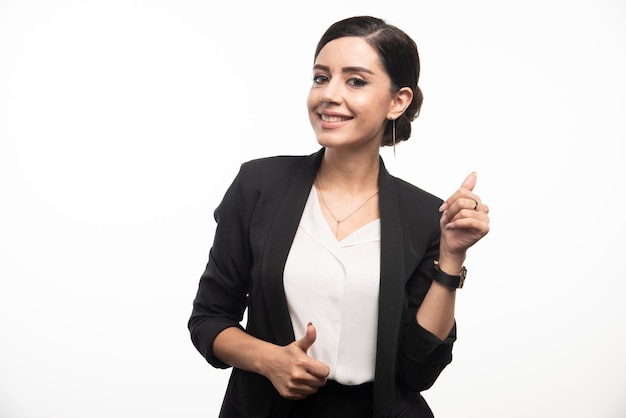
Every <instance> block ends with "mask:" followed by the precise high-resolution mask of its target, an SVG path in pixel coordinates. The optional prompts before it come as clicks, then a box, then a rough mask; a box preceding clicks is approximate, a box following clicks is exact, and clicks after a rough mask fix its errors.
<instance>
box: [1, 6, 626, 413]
mask: <svg viewBox="0 0 626 418" xmlns="http://www.w3.org/2000/svg"><path fill="white" fill-rule="evenodd" d="M337 3H339V2H337V1H336V0H320V1H318V2H313V3H300V2H287V1H284V2H278V1H274V0H270V1H265V2H254V1H247V2H245V1H244V2H226V3H222V2H217V3H213V2H207V1H200V0H197V1H184V0H183V1H173V0H154V1H149V0H135V1H123V0H107V1H79V0H75V1H71V0H57V1H43V0H22V1H18V0H0V417H1V418H39V417H62V418H85V417H90V418H99V417H107V418H108V417H116V418H126V417H133V418H134V417H189V418H193V417H215V416H216V414H217V411H218V409H219V405H220V401H221V397H222V394H223V390H224V388H225V382H226V378H227V376H228V371H219V370H214V369H212V368H211V367H210V366H209V365H208V364H207V363H206V362H205V361H204V359H202V357H201V356H200V354H199V353H197V352H196V351H195V348H194V347H193V346H192V344H191V341H190V339H189V336H188V332H187V329H186V322H187V319H188V317H189V314H190V312H191V302H192V300H193V297H194V295H195V291H196V286H197V283H198V279H199V277H200V274H201V273H202V270H203V268H204V264H205V263H206V258H207V254H208V250H209V247H210V245H211V241H212V235H213V230H214V222H213V219H212V212H213V210H214V208H215V206H216V205H217V204H218V202H219V200H220V199H221V197H222V195H223V193H224V191H225V189H226V187H227V186H228V184H229V183H230V181H231V180H232V178H233V176H234V175H235V173H236V171H237V170H238V168H239V164H240V163H241V162H243V161H245V160H247V159H250V158H255V157H261V156H266V155H274V154H301V153H310V152H313V151H315V150H316V149H317V143H316V142H315V138H314V136H313V134H312V131H311V129H310V126H309V124H308V119H307V116H306V109H305V97H306V94H307V91H308V88H309V85H310V70H311V66H312V59H313V50H314V48H315V44H316V42H317V40H318V38H319V36H320V35H321V34H322V32H323V31H324V30H325V29H326V27H327V26H328V25H330V24H331V23H333V22H334V21H336V20H338V19H341V18H344V17H347V16H350V15H357V14H372V15H376V16H379V17H382V18H385V19H387V20H388V21H389V22H391V23H394V24H396V25H398V26H399V27H401V28H403V29H405V30H406V31H407V32H408V33H409V34H410V35H411V36H413V37H414V39H415V40H416V42H417V43H418V46H419V48H420V54H421V60H422V66H423V70H422V84H421V85H422V89H423V91H424V95H425V102H424V106H423V111H422V114H421V116H420V117H419V118H418V120H417V121H416V122H415V123H414V135H413V137H412V138H411V140H410V141H409V142H407V143H403V144H401V145H400V146H399V147H398V149H397V156H396V157H395V158H394V157H393V154H392V153H390V152H389V151H388V150H385V151H384V152H383V155H384V158H385V161H386V164H387V166H388V168H389V169H390V171H392V172H393V173H394V174H396V175H398V176H400V177H403V178H405V179H406V180H408V181H410V182H412V183H415V184H417V185H419V186H421V187H423V188H425V189H427V190H429V191H431V192H433V193H435V194H438V195H440V196H441V197H446V196H447V195H448V194H449V193H451V192H452V191H453V190H454V189H455V188H456V187H457V186H458V185H459V184H460V182H461V181H462V180H463V178H464V177H465V175H466V174H467V173H469V172H470V171H472V170H476V171H477V172H478V175H479V181H478V186H477V188H476V190H477V192H478V193H480V195H481V196H482V198H483V200H484V201H485V202H486V203H488V204H489V205H490V207H491V209H492V214H491V215H492V232H491V233H490V234H489V235H488V236H487V237H486V238H485V239H484V241H482V242H481V243H479V244H478V245H477V247H475V248H474V249H472V250H471V251H470V255H469V260H468V263H467V265H468V268H469V277H468V282H467V285H466V287H465V288H464V289H463V290H462V291H461V293H460V295H459V297H458V313H457V320H458V325H459V340H458V342H457V344H456V346H455V351H454V352H455V359H454V362H453V363H452V364H451V365H450V366H449V367H448V368H447V369H446V370H445V371H444V372H443V374H442V375H441V377H440V379H439V380H438V381H437V383H436V385H435V386H434V387H433V388H432V389H431V390H428V391H427V392H425V393H424V396H425V397H426V398H427V400H428V401H429V403H430V404H431V406H432V408H433V409H434V411H435V413H436V416H437V417H438V418H446V417H448V418H457V417H464V418H472V417H476V418H502V417H507V418H516V417H528V416H533V417H569V418H578V417H580V418H588V417H594V418H599V417H602V418H623V417H625V416H626V398H625V397H624V393H625V391H626V358H625V356H624V353H626V337H625V335H624V334H625V331H626V303H625V301H624V292H625V291H626V284H625V282H626V274H625V273H624V262H623V261H624V250H625V249H626V248H625V245H624V235H625V234H626V226H625V221H624V216H623V215H622V210H623V205H624V198H623V195H624V182H625V181H626V176H625V169H624V166H623V159H624V157H625V156H626V155H625V152H624V151H625V145H624V143H625V139H626V122H625V115H626V101H625V100H624V97H626V81H625V77H624V74H626V3H624V2H622V1H618V0H614V1H609V0H604V1H600V0H587V1H571V0H569V1H568V0H563V1H550V0H545V1H539V0H530V1H524V2H503V1H497V0H492V1H486V0H478V1H471V2H469V1H463V0H453V1H447V2H432V1H428V2H427V1H413V2H410V3H409V2H403V1H395V0H389V1H384V2H382V1H365V0H363V1H360V2H354V4H352V5H349V4H348V2H345V3H339V4H337ZM214 4H219V6H214ZM408 4H410V6H408ZM218 168H219V169H218Z"/></svg>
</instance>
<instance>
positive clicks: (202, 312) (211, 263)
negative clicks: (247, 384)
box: [188, 164, 255, 368]
mask: <svg viewBox="0 0 626 418" xmlns="http://www.w3.org/2000/svg"><path fill="white" fill-rule="evenodd" d="M244 169H245V164H244V165H242V167H241V168H240V170H239V173H238V174H237V176H236V177H235V179H234V181H233V182H232V184H231V185H230V187H229V188H228V190H227V191H226V193H225V195H224V198H223V199H222V201H221V203H220V204H219V205H218V207H217V209H216V210H215V212H214V217H215V221H216V222H217V227H216V230H215V237H214V241H213V246H212V248H211V250H210V252H209V260H208V263H207V265H206V268H205V270H204V273H203V274H202V276H201V277H200V283H199V285H198V290H197V294H196V297H195V299H194V301H193V308H192V313H191V317H190V318H189V321H188V328H189V331H190V334H191V340H192V342H193V344H194V346H195V347H196V349H197V350H198V351H199V352H200V353H201V354H202V355H203V356H204V357H205V358H206V360H207V361H208V362H209V363H210V364H211V365H212V366H214V367H217V368H227V367H229V366H228V365H227V364H226V363H224V362H222V361H221V360H220V359H218V358H217V357H216V356H215V353H214V352H213V341H214V340H215V337H217V335H218V334H219V333H220V332H221V331H223V330H224V329H226V328H229V327H238V328H240V329H243V327H242V326H241V321H242V320H243V315H244V311H245V309H246V306H247V294H248V288H249V283H250V269H251V268H250V266H251V260H252V252H251V249H250V242H249V238H248V237H249V227H250V219H251V217H252V213H253V211H254V206H255V205H254V202H255V198H254V192H252V191H250V190H246V187H245V186H246V181H245V177H246V174H245V170H244Z"/></svg>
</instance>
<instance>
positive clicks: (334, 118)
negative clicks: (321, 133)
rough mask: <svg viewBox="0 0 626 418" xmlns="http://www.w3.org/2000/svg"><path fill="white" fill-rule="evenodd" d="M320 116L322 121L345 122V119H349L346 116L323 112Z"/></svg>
mask: <svg viewBox="0 0 626 418" xmlns="http://www.w3.org/2000/svg"><path fill="white" fill-rule="evenodd" d="M320 118H321V119H322V120H323V121H324V122H345V121H347V120H350V119H351V118H349V117H347V116H338V115H327V114H325V113H321V114H320Z"/></svg>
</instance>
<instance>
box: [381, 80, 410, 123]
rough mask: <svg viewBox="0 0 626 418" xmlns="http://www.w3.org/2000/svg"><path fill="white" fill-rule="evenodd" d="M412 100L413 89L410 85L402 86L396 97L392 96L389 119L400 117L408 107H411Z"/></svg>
mask: <svg viewBox="0 0 626 418" xmlns="http://www.w3.org/2000/svg"><path fill="white" fill-rule="evenodd" d="M411 100H413V90H411V89H410V88H409V87H402V88H401V89H400V90H399V91H398V92H397V93H396V94H395V95H394V97H392V98H391V106H390V108H389V113H388V114H387V119H390V120H393V119H398V118H399V117H400V115H402V114H403V113H404V111H405V110H406V108H407V107H409V105H410V104H411Z"/></svg>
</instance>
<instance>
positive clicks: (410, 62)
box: [314, 16, 423, 146]
mask: <svg viewBox="0 0 626 418" xmlns="http://www.w3.org/2000/svg"><path fill="white" fill-rule="evenodd" d="M346 36H356V37H359V38H363V39H364V40H365V41H366V42H367V43H368V44H370V45H371V46H372V47H373V48H374V49H375V50H376V51H378V55H379V56H380V60H381V61H382V65H383V67H384V68H385V71H387V74H388V75H389V78H390V79H391V90H392V93H397V92H398V91H399V90H400V89H401V88H402V87H409V88H410V89H411V90H412V91H413V100H412V101H411V104H410V105H409V107H407V109H406V110H405V112H404V113H403V114H402V116H400V117H399V118H398V119H397V120H396V122H395V123H396V139H395V142H400V141H406V140H407V139H409V137H410V136H411V122H412V121H413V120H415V118H416V117H417V116H418V115H419V111H420V107H421V106H422V101H423V96H422V91H421V90H420V88H419V87H418V86H417V81H418V80H419V74H420V61H419V55H418V53H417V45H416V44H415V42H414V41H413V39H411V38H410V37H409V36H408V35H407V34H406V33H404V32H403V31H402V30H400V29H398V28H397V27H395V26H393V25H390V24H388V23H387V22H385V21H384V20H382V19H378V18H376V17H371V16H355V17H350V18H347V19H344V20H340V21H338V22H336V23H333V24H332V25H331V26H330V27H329V28H328V29H327V30H326V32H325V33H324V34H323V35H322V37H321V39H320V40H319V42H318V44H317V48H316V49H315V57H314V59H316V58H317V56H318V55H319V53H320V51H321V50H322V48H323V47H324V46H325V45H326V44H327V43H329V42H330V41H332V40H335V39H337V38H343V37H346ZM392 123H393V122H392V121H388V122H387V126H385V132H384V133H383V138H382V140H381V144H380V145H381V146H384V145H393V144H394V142H393V139H392Z"/></svg>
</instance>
